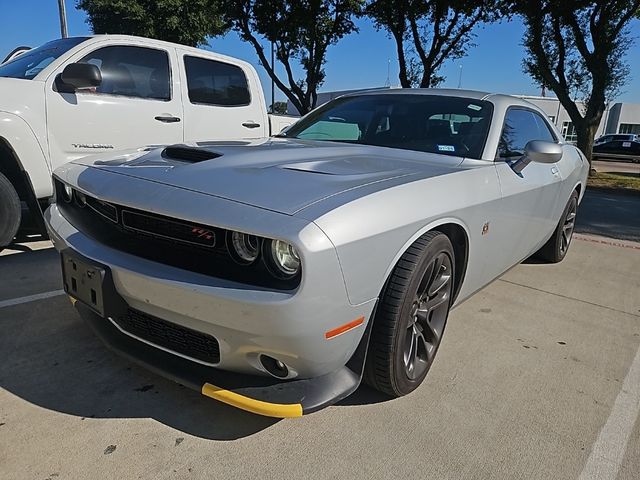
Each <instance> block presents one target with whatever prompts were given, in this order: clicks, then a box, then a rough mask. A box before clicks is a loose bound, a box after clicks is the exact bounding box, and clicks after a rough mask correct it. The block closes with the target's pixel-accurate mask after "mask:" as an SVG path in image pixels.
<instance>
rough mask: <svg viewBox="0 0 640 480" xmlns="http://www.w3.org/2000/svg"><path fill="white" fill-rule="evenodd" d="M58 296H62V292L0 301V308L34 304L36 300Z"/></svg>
mask: <svg viewBox="0 0 640 480" xmlns="http://www.w3.org/2000/svg"><path fill="white" fill-rule="evenodd" d="M58 295H64V290H53V291H51V292H44V293H36V294H35V295H28V296H26V297H20V298H11V299H9V300H2V301H0V308H4V307H12V306H13V305H20V304H22V303H29V302H34V301H36V300H43V299H45V298H51V297H57V296H58Z"/></svg>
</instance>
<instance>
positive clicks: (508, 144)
mask: <svg viewBox="0 0 640 480" xmlns="http://www.w3.org/2000/svg"><path fill="white" fill-rule="evenodd" d="M536 117H539V115H537V114H536V113H534V112H532V111H530V110H524V109H519V108H512V109H510V110H508V111H507V116H506V118H505V122H504V127H503V130H502V135H501V137H500V143H499V145H498V156H499V157H500V158H512V157H519V156H521V155H522V154H523V153H524V147H525V145H526V144H527V143H528V142H530V141H531V140H545V141H548V142H555V141H556V139H555V137H554V136H553V135H552V133H551V131H550V130H549V127H548V126H547V125H546V123H544V120H543V119H542V118H536Z"/></svg>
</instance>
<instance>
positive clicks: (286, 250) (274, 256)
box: [267, 240, 300, 279]
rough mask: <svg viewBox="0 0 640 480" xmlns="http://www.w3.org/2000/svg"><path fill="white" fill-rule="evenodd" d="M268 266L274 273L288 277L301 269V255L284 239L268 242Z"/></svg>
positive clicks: (280, 276)
mask: <svg viewBox="0 0 640 480" xmlns="http://www.w3.org/2000/svg"><path fill="white" fill-rule="evenodd" d="M268 243H269V244H268V252H267V254H268V258H269V262H268V266H269V267H270V268H269V270H270V271H271V273H272V274H273V275H275V276H276V277H279V278H283V279H287V278H291V277H293V276H295V275H296V274H297V273H298V272H299V271H300V256H299V255H298V252H297V250H296V249H295V247H294V246H293V245H291V244H289V243H287V242H283V241H282V240H271V241H270V242H268Z"/></svg>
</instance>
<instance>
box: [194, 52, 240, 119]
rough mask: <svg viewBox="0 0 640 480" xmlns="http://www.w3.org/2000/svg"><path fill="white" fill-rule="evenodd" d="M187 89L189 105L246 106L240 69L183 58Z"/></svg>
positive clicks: (200, 59)
mask: <svg viewBox="0 0 640 480" xmlns="http://www.w3.org/2000/svg"><path fill="white" fill-rule="evenodd" d="M184 67H185V70H186V72H187V88H188V89H189V100H190V101H191V103H203V104H206V105H218V106H223V107H237V106H242V105H249V103H251V95H250V93H249V86H248V84H247V77H246V76H245V74H244V72H243V71H242V69H241V68H240V67H237V66H235V65H230V64H228V63H223V62H217V61H215V60H207V59H204V58H200V57H191V56H189V55H185V57H184Z"/></svg>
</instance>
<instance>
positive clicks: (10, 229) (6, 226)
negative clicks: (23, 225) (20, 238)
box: [0, 173, 22, 250]
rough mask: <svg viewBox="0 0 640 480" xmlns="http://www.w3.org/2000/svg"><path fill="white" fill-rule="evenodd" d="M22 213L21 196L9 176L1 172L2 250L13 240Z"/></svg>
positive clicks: (0, 240)
mask: <svg viewBox="0 0 640 480" xmlns="http://www.w3.org/2000/svg"><path fill="white" fill-rule="evenodd" d="M21 215H22V208H21V204H20V197H18V194H17V193H16V190H15V188H13V185H11V182H10V181H9V180H7V177H5V176H4V175H3V174H2V173H0V250H2V249H3V248H4V247H6V246H7V245H9V244H10V243H11V242H12V241H13V238H14V237H15V236H16V233H17V232H18V227H20V218H21Z"/></svg>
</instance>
